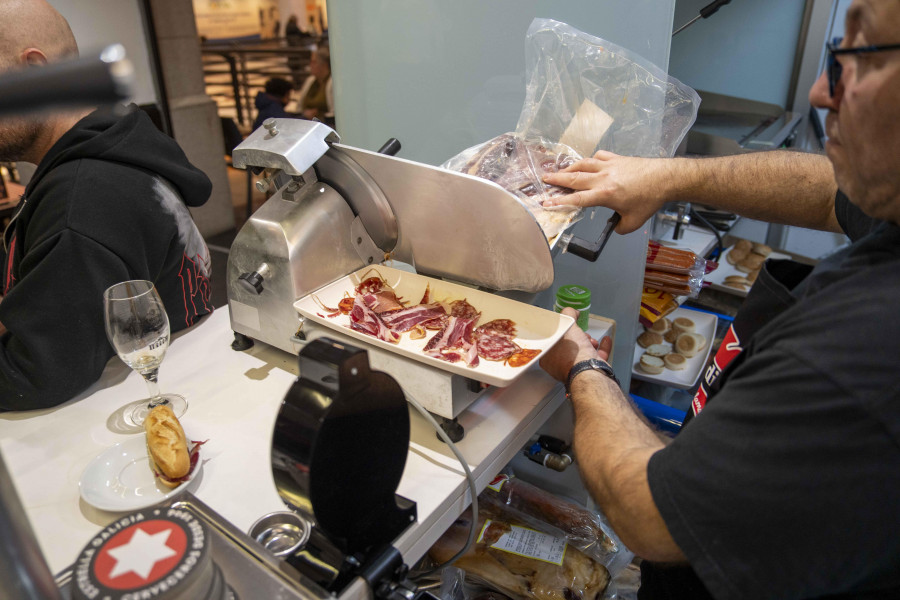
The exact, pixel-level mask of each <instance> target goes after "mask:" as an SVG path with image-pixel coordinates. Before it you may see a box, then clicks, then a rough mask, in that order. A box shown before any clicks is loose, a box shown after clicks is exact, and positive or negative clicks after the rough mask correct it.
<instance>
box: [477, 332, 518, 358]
mask: <svg viewBox="0 0 900 600" xmlns="http://www.w3.org/2000/svg"><path fill="white" fill-rule="evenodd" d="M476 338H477V339H476V342H475V345H476V346H477V348H478V356H480V357H481V358H483V359H485V360H493V361H504V360H506V359H507V358H509V357H510V356H512V355H513V354H515V353H516V352H519V351H520V350H522V348H520V347H519V346H518V345H517V344H516V343H515V342H513V341H512V340H511V339H510V338H508V337H506V336H505V335H502V334H496V333H490V332H482V333H481V334H480V335H477V336H476Z"/></svg>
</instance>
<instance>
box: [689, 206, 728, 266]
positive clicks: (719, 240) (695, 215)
mask: <svg viewBox="0 0 900 600" xmlns="http://www.w3.org/2000/svg"><path fill="white" fill-rule="evenodd" d="M690 214H691V219H697V220H698V221H700V222H701V223H703V225H704V227H706V228H707V229H709V230H710V231H712V232H713V235H714V236H716V248H715V250H714V251H713V253H712V256H714V257H715V258H716V259H717V260H718V258H719V256H721V255H722V250H724V249H725V245H724V244H723V243H722V235H721V234H720V233H719V230H718V229H716V228H715V226H714V225H713V224H712V223H710V222H709V221H708V220H707V219H706V217H704V216H703V215H701V214H700V213H698V212H697V211H696V210H694V209H693V208H691V212H690Z"/></svg>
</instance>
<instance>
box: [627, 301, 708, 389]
mask: <svg viewBox="0 0 900 600" xmlns="http://www.w3.org/2000/svg"><path fill="white" fill-rule="evenodd" d="M678 317H687V318H688V319H690V320H691V321H693V322H694V325H695V326H696V328H695V329H694V331H696V332H697V333H701V334H703V336H704V337H706V349H705V350H703V352H701V353H700V354H697V355H696V356H692V357H691V358H689V359H687V365H686V366H685V368H684V369H682V370H680V371H673V370H671V369H663V372H662V373H660V374H659V375H651V374H650V373H645V372H644V371H643V370H642V369H641V368H640V367H639V366H638V363H639V362H640V361H641V355H642V354H643V353H644V352H646V351H647V349H646V348H641V346H640V345H639V344H637V343H635V345H634V361H633V362H632V363H631V375H632V377H635V378H637V379H641V380H643V381H652V382H654V383H659V384H662V385H667V386H669V387H674V388H678V389H680V390H689V389H691V388H692V387H694V386H695V385H697V380H698V379H699V378H700V372H701V371H702V370H703V366H704V365H706V361H707V359H709V353H710V351H711V350H712V345H713V338H714V337H715V335H716V324H717V323H718V321H719V318H718V317H716V315H712V314H710V313H705V312H700V311H699V310H690V309H687V308H678V309H675V310H674V311H673V312H672V313H671V314H669V315H668V316H667V317H666V318H667V319H669V320H670V321H671V320H673V319H677V318H678ZM638 329H639V330H640V332H639V333H643V332H644V330H643V328H640V327H639V328H638ZM663 343H664V344H665V345H667V346H669V347H670V348H671V347H672V344H670V343H668V342H663Z"/></svg>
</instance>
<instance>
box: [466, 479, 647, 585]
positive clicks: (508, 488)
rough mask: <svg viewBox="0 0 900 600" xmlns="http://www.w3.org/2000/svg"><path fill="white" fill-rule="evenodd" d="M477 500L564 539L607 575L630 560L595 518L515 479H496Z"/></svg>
mask: <svg viewBox="0 0 900 600" xmlns="http://www.w3.org/2000/svg"><path fill="white" fill-rule="evenodd" d="M478 499H479V501H480V502H482V503H483V504H484V506H485V507H486V508H488V509H490V508H492V507H493V508H495V509H497V510H500V511H503V513H504V514H508V515H510V516H511V517H512V518H514V519H516V520H517V521H521V522H524V523H526V524H528V525H529V526H530V527H534V528H535V529H538V530H540V531H543V532H545V533H550V534H553V535H558V536H562V537H565V538H566V542H567V543H568V544H570V545H571V546H574V547H575V548H578V550H580V551H581V552H583V553H584V554H586V555H588V556H590V557H591V558H593V559H594V560H596V561H597V562H599V563H601V564H603V566H605V567H606V568H607V570H609V572H610V574H611V575H615V574H616V573H617V572H618V571H619V570H621V569H622V568H623V567H624V566H625V565H627V564H628V563H629V562H630V561H631V559H632V558H633V556H634V555H633V554H632V553H631V552H630V551H629V550H628V549H627V548H625V547H624V546H623V545H622V543H621V542H620V541H619V540H618V538H617V537H616V535H615V533H614V532H613V531H612V529H611V528H609V527H608V526H607V525H606V524H605V523H604V522H603V521H602V520H601V519H600V517H599V516H598V515H597V514H594V513H592V512H591V511H589V510H588V509H587V508H585V507H584V506H581V505H580V504H577V503H575V502H572V501H570V500H566V499H565V498H560V497H559V496H556V495H554V494H551V493H550V492H548V491H546V490H544V489H541V488H539V487H538V486H536V485H532V484H530V483H528V482H527V481H524V480H522V479H518V478H517V477H510V476H508V475H498V476H497V477H496V478H495V479H494V481H492V482H491V484H490V485H489V486H488V487H486V488H485V490H484V491H483V492H482V493H481V494H480V495H479V497H478Z"/></svg>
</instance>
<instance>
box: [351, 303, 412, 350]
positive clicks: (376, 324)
mask: <svg viewBox="0 0 900 600" xmlns="http://www.w3.org/2000/svg"><path fill="white" fill-rule="evenodd" d="M350 329H352V330H354V331H359V332H361V333H367V334H369V335H372V336H375V337H377V338H378V339H379V340H383V341H385V342H390V343H392V344H396V343H398V342H399V341H400V334H398V333H395V332H393V331H391V330H390V329H388V327H387V326H386V325H385V324H384V323H383V322H382V320H381V319H380V318H379V317H378V315H377V314H375V311H373V310H372V309H371V308H369V307H368V306H366V303H365V302H364V301H363V300H362V296H357V297H356V301H355V302H354V303H353V308H352V309H351V310H350Z"/></svg>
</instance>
